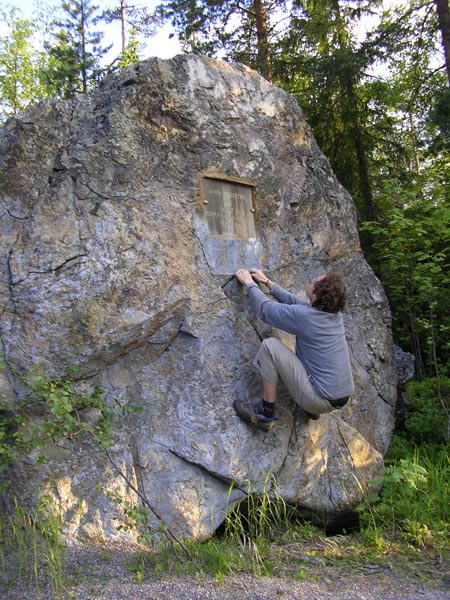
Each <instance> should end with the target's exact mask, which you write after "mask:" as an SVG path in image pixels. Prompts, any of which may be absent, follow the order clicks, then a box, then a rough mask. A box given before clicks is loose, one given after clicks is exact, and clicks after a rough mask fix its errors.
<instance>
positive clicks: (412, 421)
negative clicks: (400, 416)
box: [404, 378, 450, 444]
mask: <svg viewBox="0 0 450 600" xmlns="http://www.w3.org/2000/svg"><path fill="white" fill-rule="evenodd" d="M408 389H409V394H410V398H411V406H410V415H409V416H408V418H407V420H406V422H405V425H404V428H405V431H406V433H407V436H408V439H409V440H410V441H412V442H414V443H415V444H422V443H427V442H430V443H434V444H445V443H446V442H448V441H449V437H448V431H449V427H448V419H449V414H450V379H449V378H445V379H444V378H441V379H439V380H438V379H436V378H431V379H425V380H424V381H411V382H410V384H409V388H408Z"/></svg>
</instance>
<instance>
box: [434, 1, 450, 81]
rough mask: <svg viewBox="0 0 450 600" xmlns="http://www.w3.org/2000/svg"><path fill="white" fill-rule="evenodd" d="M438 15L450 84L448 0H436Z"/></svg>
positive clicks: (449, 16) (449, 15)
mask: <svg viewBox="0 0 450 600" xmlns="http://www.w3.org/2000/svg"><path fill="white" fill-rule="evenodd" d="M435 4H436V12H437V15H438V21H439V29H440V32H441V35H442V47H443V50H444V57H445V66H446V69H447V79H448V84H449V85H450V9H449V5H448V0H435Z"/></svg>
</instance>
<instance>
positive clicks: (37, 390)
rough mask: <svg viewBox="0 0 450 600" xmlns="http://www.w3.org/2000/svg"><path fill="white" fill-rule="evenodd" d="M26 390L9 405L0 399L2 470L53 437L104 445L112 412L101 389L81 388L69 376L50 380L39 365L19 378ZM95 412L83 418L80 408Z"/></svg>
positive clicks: (0, 456)
mask: <svg viewBox="0 0 450 600" xmlns="http://www.w3.org/2000/svg"><path fill="white" fill-rule="evenodd" d="M22 381H23V384H24V387H25V390H26V393H25V397H24V399H23V400H22V401H20V402H18V403H17V404H16V405H14V406H11V405H10V404H8V403H7V402H6V401H5V400H2V399H0V413H1V414H2V420H1V421H0V464H1V468H2V469H3V470H5V469H7V468H8V466H9V464H10V463H11V462H12V461H14V460H15V459H16V458H17V457H18V456H20V455H21V454H24V453H29V452H31V451H32V450H33V449H35V448H38V449H39V448H41V447H44V446H46V445H48V444H50V443H54V441H55V440H61V439H64V438H69V439H73V438H74V437H76V436H81V435H85V436H86V435H88V436H89V437H90V439H93V440H95V441H97V442H98V443H99V444H101V445H104V446H107V445H108V444H109V443H110V440H109V432H110V427H111V423H112V419H113V416H114V413H113V411H112V409H111V407H110V405H109V404H108V403H107V402H106V400H105V398H104V391H103V390H102V389H101V388H100V387H98V386H94V387H93V388H92V389H87V390H80V389H78V388H77V386H76V384H75V382H74V380H73V379H72V378H71V377H68V376H66V377H60V378H58V379H49V378H48V377H47V376H46V375H45V373H44V371H43V369H42V368H41V367H37V368H36V369H35V370H34V371H32V372H31V373H29V374H28V375H27V376H25V377H23V378H22ZM92 409H94V411H96V418H94V419H92V418H90V419H86V420H85V419H84V418H83V414H84V413H83V411H86V410H92Z"/></svg>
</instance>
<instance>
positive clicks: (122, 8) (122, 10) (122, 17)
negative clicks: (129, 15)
mask: <svg viewBox="0 0 450 600" xmlns="http://www.w3.org/2000/svg"><path fill="white" fill-rule="evenodd" d="M125 20H126V16H125V0H120V24H121V26H122V54H123V53H124V52H125V49H126V47H127V39H126V27H125Z"/></svg>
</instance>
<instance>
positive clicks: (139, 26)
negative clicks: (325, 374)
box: [102, 0, 158, 68]
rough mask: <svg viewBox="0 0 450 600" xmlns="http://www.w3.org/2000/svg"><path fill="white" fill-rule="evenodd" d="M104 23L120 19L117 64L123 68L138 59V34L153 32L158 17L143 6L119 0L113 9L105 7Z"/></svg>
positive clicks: (150, 33)
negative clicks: (119, 47)
mask: <svg viewBox="0 0 450 600" xmlns="http://www.w3.org/2000/svg"><path fill="white" fill-rule="evenodd" d="M102 19H103V20H104V21H105V22H106V23H112V22H114V21H120V25H121V40H122V45H121V56H120V57H119V66H120V68H124V67H125V66H128V65H129V64H132V63H133V62H136V61H137V60H138V52H139V46H140V44H139V39H138V36H139V35H144V36H149V35H153V34H154V33H155V29H156V25H157V24H158V18H157V16H156V15H155V14H154V13H150V12H149V11H148V9H147V8H146V7H145V6H141V5H139V4H129V3H128V2H127V0H120V4H118V5H117V6H116V7H115V8H113V9H107V10H105V11H104V12H103V14H102Z"/></svg>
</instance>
